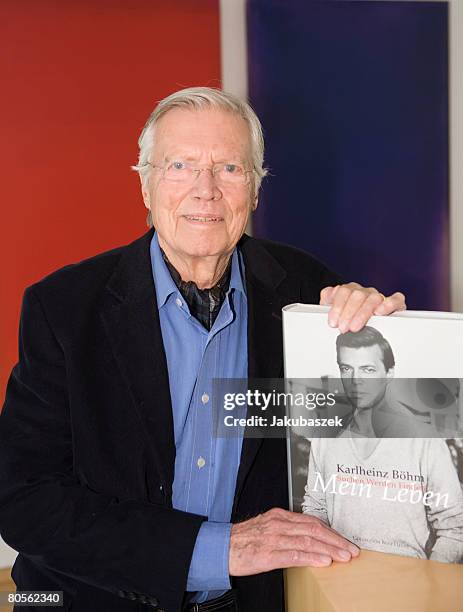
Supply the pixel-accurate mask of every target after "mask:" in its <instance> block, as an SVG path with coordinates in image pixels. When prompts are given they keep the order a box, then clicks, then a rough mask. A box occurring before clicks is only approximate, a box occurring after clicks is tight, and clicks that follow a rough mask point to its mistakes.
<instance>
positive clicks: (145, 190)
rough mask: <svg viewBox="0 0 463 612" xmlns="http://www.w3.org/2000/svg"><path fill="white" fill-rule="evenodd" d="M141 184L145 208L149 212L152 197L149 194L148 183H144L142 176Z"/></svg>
mask: <svg viewBox="0 0 463 612" xmlns="http://www.w3.org/2000/svg"><path fill="white" fill-rule="evenodd" d="M148 180H149V179H148ZM140 184H141V195H142V198H143V202H144V204H145V207H146V208H147V209H148V210H151V197H150V193H149V190H148V187H147V185H146V183H144V182H143V180H142V178H141V176H140Z"/></svg>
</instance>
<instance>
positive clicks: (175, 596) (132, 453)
mask: <svg viewBox="0 0 463 612" xmlns="http://www.w3.org/2000/svg"><path fill="white" fill-rule="evenodd" d="M151 236H152V230H151V231H150V232H148V233H147V234H145V235H144V236H143V237H141V238H140V239H138V240H136V241H135V242H133V243H132V244H130V245H128V246H125V247H121V248H118V249H114V250H112V251H109V252H106V253H103V254H101V255H98V256H96V257H93V258H91V259H89V260H86V261H83V262H81V263H79V264H76V265H72V266H67V267H66V268H63V269H61V270H59V271H57V272H55V273H54V274H52V275H50V276H48V277H47V278H45V279H44V280H42V281H40V282H39V283H37V284H35V285H33V286H32V287H29V288H28V289H27V290H26V292H25V295H24V301H23V309H22V316H21V325H20V345H19V348H20V359H19V363H18V364H17V365H16V366H15V368H14V369H13V372H12V374H11V378H10V381H9V384H8V389H7V396H6V402H5V405H4V409H3V412H2V414H1V417H0V533H1V535H2V537H3V538H4V540H5V541H6V542H7V543H8V544H10V546H12V547H13V548H14V549H16V550H18V551H19V556H18V558H17V560H16V562H15V564H14V568H13V578H14V580H15V582H16V584H17V588H18V590H62V591H64V599H65V605H64V610H72V611H73V612H91V611H100V610H101V611H105V612H106V611H110V610H111V612H117V611H135V610H138V611H142V610H155V609H157V610H159V612H161V610H166V611H167V612H177V611H179V610H181V607H182V600H183V598H184V589H185V585H186V579H187V574H188V569H189V564H190V559H191V555H192V551H193V547H194V544H195V539H196V535H197V532H198V530H199V528H200V525H201V523H202V521H203V520H205V517H201V516H197V515H193V514H189V513H186V512H180V511H178V510H174V509H173V508H172V502H171V495H172V481H173V476H174V460H175V445H174V435H173V421H172V410H171V403H170V393H169V381H168V374H167V365H166V358H165V354H164V348H163V343H162V337H161V330H160V324H159V316H158V309H157V304H156V294H155V289H154V284H153V278H152V272H151V262H150V256H149V243H150V240H151ZM240 248H241V250H242V253H243V257H244V261H245V269H246V289H247V295H248V308H249V316H248V318H249V324H248V353H249V355H248V359H249V376H250V377H262V378H267V377H281V376H282V374H283V365H282V329H281V308H282V307H283V306H284V305H286V304H290V303H292V302H307V303H318V302H319V294H320V290H321V289H322V288H323V287H324V286H327V285H333V284H336V283H338V282H339V280H340V279H339V278H338V277H337V276H335V275H334V274H332V273H331V272H330V271H329V270H327V269H326V268H325V267H324V266H323V265H322V264H320V263H319V262H317V261H316V260H314V259H313V258H312V257H311V256H310V255H308V254H306V253H304V252H302V251H299V250H297V249H294V248H291V247H288V246H284V245H280V244H277V243H273V242H269V241H263V240H257V239H253V238H249V237H248V236H243V238H242V239H241V241H240ZM287 503H288V500H287V481H286V449H285V442H284V440H276V439H265V440H257V439H250V438H249V439H245V440H244V443H243V450H242V456H241V463H240V468H239V474H238V481H237V486H236V492H235V499H234V507H233V516H232V520H233V521H234V522H236V521H239V520H243V519H246V518H249V517H252V516H255V515H257V514H258V513H260V512H265V511H266V510H268V509H270V508H272V507H274V506H280V507H287ZM233 586H234V587H235V588H237V590H238V596H239V602H240V610H241V611H242V612H251V611H252V612H255V611H257V612H259V611H262V612H264V611H265V612H281V611H282V610H283V608H284V604H283V585H282V573H281V572H280V571H275V572H269V573H267V574H261V575H257V576H252V577H245V578H237V579H233ZM34 609H35V608H33V607H30V608H29V610H34ZM41 609H43V608H37V610H41ZM21 610H26V608H21Z"/></svg>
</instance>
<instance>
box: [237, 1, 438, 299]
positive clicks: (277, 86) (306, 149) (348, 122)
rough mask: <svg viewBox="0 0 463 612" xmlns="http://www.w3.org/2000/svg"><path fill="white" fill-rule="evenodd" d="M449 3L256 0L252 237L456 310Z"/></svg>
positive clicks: (251, 24)
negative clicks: (257, 134) (258, 153)
mask: <svg viewBox="0 0 463 612" xmlns="http://www.w3.org/2000/svg"><path fill="white" fill-rule="evenodd" d="M447 18H448V6H447V3H443V2H394V1H387V2H382V1H349V0H324V1H321V0H318V1H311V0H248V52H249V92H250V101H251V103H252V104H253V106H254V108H255V109H256V111H257V113H258V115H259V117H260V118H261V120H262V122H263V125H264V130H265V135H266V144H267V154H266V164H267V166H268V167H269V168H270V170H271V173H272V175H273V176H271V177H270V178H267V179H266V180H265V182H264V186H263V191H262V194H261V198H260V207H259V209H258V211H257V213H256V215H255V218H254V234H255V235H256V236H261V237H267V238H271V239H274V240H279V241H282V242H288V243H291V244H294V245H296V246H300V247H301V248H304V249H306V250H308V251H310V252H312V253H313V254H315V255H316V256H318V257H319V258H321V259H322V260H324V261H325V262H326V263H328V264H329V265H330V266H331V267H332V268H334V269H335V270H336V271H338V272H340V273H341V274H343V275H344V276H345V278H347V279H348V280H357V281H359V282H361V283H363V284H366V285H374V286H377V287H379V288H381V290H382V291H384V292H391V291H393V290H399V289H400V290H402V291H404V292H405V293H406V294H407V297H408V304H409V307H411V308H425V309H447V308H448V307H449V270H448V268H449V254H448V250H449V249H448V57H447V55H448V49H447Z"/></svg>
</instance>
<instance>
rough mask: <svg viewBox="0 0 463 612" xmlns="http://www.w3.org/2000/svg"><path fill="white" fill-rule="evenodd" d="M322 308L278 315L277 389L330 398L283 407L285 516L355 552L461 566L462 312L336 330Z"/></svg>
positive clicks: (295, 308)
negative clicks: (295, 516) (320, 524)
mask: <svg viewBox="0 0 463 612" xmlns="http://www.w3.org/2000/svg"><path fill="white" fill-rule="evenodd" d="M327 312H328V308H326V307H322V306H309V305H302V304H294V305H291V306H287V307H286V308H285V309H284V310H283V331H284V357H285V378H286V390H287V391H288V392H289V393H291V394H292V396H293V397H295V396H298V395H304V396H305V397H309V396H310V397H311V398H314V397H317V394H319V396H320V397H323V398H325V399H326V398H331V399H332V401H324V402H319V403H318V405H317V402H314V403H313V404H310V408H307V405H308V404H307V403H306V404H305V405H302V403H299V405H295V403H292V404H291V402H288V408H287V413H288V416H289V417H290V418H289V422H290V423H291V425H290V426H289V427H288V432H287V433H288V435H287V440H288V471H289V493H290V503H291V508H292V509H293V510H294V511H296V512H305V513H308V514H312V515H315V516H317V517H319V518H320V519H321V520H323V521H325V522H326V523H328V524H329V525H330V526H331V527H333V529H335V530H336V531H338V532H339V533H341V534H342V535H343V536H344V537H346V538H348V539H349V540H351V541H352V542H355V543H356V544H357V545H359V546H360V547H361V548H365V549H370V550H376V551H380V552H387V553H393V554H400V555H408V556H412V557H417V558H422V559H433V560H436V561H441V562H449V563H461V562H463V487H462V483H463V434H461V433H460V432H461V430H462V425H463V410H462V402H461V392H460V389H461V385H462V383H463V315H458V314H453V313H437V312H412V311H409V312H406V313H397V314H394V315H392V316H390V317H373V318H372V319H370V321H369V323H368V325H367V326H366V327H365V328H364V329H363V330H361V331H360V332H358V333H351V332H349V333H347V334H340V333H339V331H338V330H337V329H332V328H330V327H329V326H328V323H327ZM307 415H310V416H311V417H314V416H315V415H316V417H317V418H318V421H321V420H323V418H325V421H328V422H338V421H339V422H341V421H342V425H340V426H339V425H338V426H337V427H331V428H326V427H325V428H317V427H306V426H305V425H304V423H305V422H306V421H304V417H305V416H307ZM334 417H338V421H337V420H336V419H335V418H334ZM306 420H308V419H306Z"/></svg>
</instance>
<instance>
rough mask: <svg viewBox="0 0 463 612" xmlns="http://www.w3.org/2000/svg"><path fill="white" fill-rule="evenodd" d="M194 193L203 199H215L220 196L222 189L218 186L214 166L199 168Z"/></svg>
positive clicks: (193, 188)
mask: <svg viewBox="0 0 463 612" xmlns="http://www.w3.org/2000/svg"><path fill="white" fill-rule="evenodd" d="M192 190H193V194H194V196H195V197H197V198H201V199H202V200H215V199H218V197H219V196H220V193H221V192H220V189H219V188H218V187H217V182H216V180H215V176H214V174H213V172H212V168H198V170H196V178H195V181H194V183H193V187H192Z"/></svg>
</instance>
